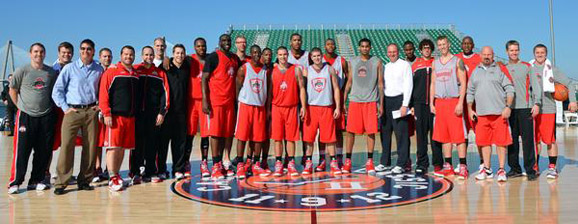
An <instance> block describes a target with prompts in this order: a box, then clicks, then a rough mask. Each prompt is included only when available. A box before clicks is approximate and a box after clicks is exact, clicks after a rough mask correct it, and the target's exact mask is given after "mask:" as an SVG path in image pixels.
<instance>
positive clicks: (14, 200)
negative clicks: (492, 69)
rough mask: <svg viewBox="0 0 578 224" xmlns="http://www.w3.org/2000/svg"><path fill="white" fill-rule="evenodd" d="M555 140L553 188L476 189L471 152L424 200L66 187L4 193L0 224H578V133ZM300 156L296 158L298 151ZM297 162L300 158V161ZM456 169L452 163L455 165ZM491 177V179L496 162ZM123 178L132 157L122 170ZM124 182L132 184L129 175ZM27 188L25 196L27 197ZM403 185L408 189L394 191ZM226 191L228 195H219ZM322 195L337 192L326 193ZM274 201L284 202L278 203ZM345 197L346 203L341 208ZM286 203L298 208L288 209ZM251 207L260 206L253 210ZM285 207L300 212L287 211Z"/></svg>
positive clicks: (370, 183) (319, 179)
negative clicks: (464, 166)
mask: <svg viewBox="0 0 578 224" xmlns="http://www.w3.org/2000/svg"><path fill="white" fill-rule="evenodd" d="M557 138H558V145H559V150H560V156H559V158H558V169H559V170H560V178H559V179H557V180H554V181H551V180H547V179H546V175H541V176H540V177H539V180H538V181H533V182H529V181H526V180H525V179H524V178H516V179H510V180H508V182H506V183H500V184H499V183H497V182H496V181H495V180H489V181H476V180H475V179H474V176H473V173H475V172H476V170H477V165H478V162H479V158H478V156H477V151H476V150H475V146H473V145H470V146H469V148H468V149H469V150H468V151H469V153H468V163H469V170H470V178H469V179H468V180H465V181H458V180H455V179H454V178H452V177H450V178H447V179H443V180H442V179H439V178H438V179H436V178H433V177H428V178H426V179H424V180H423V181H424V183H425V182H427V183H428V184H429V185H428V184H425V185H428V186H429V187H432V189H433V187H436V188H435V190H430V191H424V192H425V193H424V192H422V191H419V190H416V189H423V188H420V187H419V186H418V185H419V184H421V183H419V181H420V180H416V179H415V178H412V177H411V176H406V177H404V178H406V179H403V178H401V179H403V180H401V179H400V177H395V176H391V175H389V176H388V175H385V176H382V177H381V179H379V178H377V179H376V178H374V177H366V176H364V175H361V174H359V175H357V176H354V177H347V178H350V179H354V178H358V179H359V180H362V181H366V182H363V183H362V184H361V185H355V184H353V183H351V182H348V184H349V185H347V186H345V185H343V183H341V184H335V183H333V181H334V180H335V179H332V178H330V177H328V178H326V177H325V176H322V175H321V174H319V175H320V176H315V177H311V178H310V179H307V178H301V177H299V178H300V179H289V178H285V179H283V180H272V179H248V180H246V181H235V180H228V182H227V181H225V182H222V183H216V184H215V183H210V181H203V180H200V179H199V178H198V176H194V177H193V179H191V180H183V181H180V182H178V183H175V181H174V180H172V179H171V180H167V181H165V182H163V183H156V184H153V183H145V184H141V185H135V186H129V187H128V188H127V189H126V190H125V191H122V192H114V193H112V192H109V190H108V188H107V184H106V182H101V183H98V184H96V185H95V186H96V189H95V190H94V191H90V192H89V191H76V190H75V189H76V186H75V185H71V186H69V187H68V189H70V190H71V191H70V192H69V193H67V194H65V195H62V196H56V195H54V194H53V192H52V189H51V190H49V191H43V192H37V191H34V190H32V191H25V190H23V189H21V192H20V193H19V194H16V195H9V194H7V188H6V187H3V188H1V190H0V223H24V222H26V223H32V222H34V223H36V222H42V223H62V222H64V223H76V222H80V223H135V222H136V223H316V222H318V223H444V224H445V223H540V224H542V223H576V220H578V203H577V201H578V186H577V185H578V167H577V164H578V161H577V159H578V155H577V152H578V149H577V148H578V147H577V146H578V128H576V127H570V128H565V127H559V128H558V129H557ZM0 145H1V147H2V150H1V152H0V153H1V154H0V167H1V169H2V172H0V185H2V186H7V184H8V180H9V177H10V167H11V162H12V138H11V137H6V136H1V137H0ZM376 145H377V147H376V152H378V151H381V147H380V146H379V145H380V143H379V140H378V141H377V142H376ZM198 148H199V146H198V138H197V139H195V147H194V149H193V156H192V158H191V159H192V160H193V172H194V173H198V171H197V170H198V166H197V164H198V160H199V149H198ZM233 148H234V147H233ZM297 148H298V149H299V148H300V144H298V147H297ZM364 148H365V141H364V140H363V138H362V137H357V141H356V143H355V149H354V152H356V154H355V156H354V167H355V168H359V167H362V165H363V164H364V163H365V153H363V152H364ZM394 149H395V144H394ZM298 151H300V150H298ZM394 151H395V150H394ZM411 152H412V155H411V156H412V160H413V161H414V162H415V138H412V149H411ZM79 154H80V153H76V155H75V157H76V164H75V171H74V173H75V174H76V173H77V172H78V163H79ZM232 154H233V155H234V152H233V153H232ZM272 154H273V152H271V156H270V157H269V164H270V166H272V165H273V162H272V161H273V160H272ZM546 155H547V154H546V151H545V150H544V151H542V154H541V159H540V169H541V170H542V172H544V169H546V168H547V163H548V161H547V160H548V159H547V156H546ZM379 156H380V153H376V155H374V158H376V160H377V161H378V159H377V158H379ZM314 157H315V158H316V156H314ZM520 157H521V155H520ZM57 158H58V151H56V152H55V154H54V157H53V162H52V166H51V167H50V170H51V172H52V173H55V169H56V168H55V165H56V159H57ZM297 158H298V159H299V158H300V153H299V152H298V157H297ZM430 158H431V156H430ZM393 159H394V160H395V156H394V157H393ZM170 161H171V158H170V156H169V162H170ZM315 161H316V159H315ZM454 163H457V156H456V155H454ZM492 168H493V169H494V170H497V156H496V155H495V154H494V155H493V157H492ZM127 169H128V153H127V156H126V157H125V161H124V163H123V168H122V170H125V171H126V170H127ZM28 172H30V166H29V170H28ZM123 173H124V175H125V176H123V177H124V178H125V180H127V181H128V177H127V176H126V172H123ZM347 178H343V179H347ZM371 178H374V179H371ZM27 180H28V175H27V178H26V181H27ZM327 180H328V181H329V182H327ZM26 181H25V182H24V185H23V186H21V188H25V184H26V183H27V182H26ZM339 181H342V180H341V179H340V180H339ZM396 181H397V184H395V182H396ZM400 181H406V182H404V183H406V184H407V183H410V182H411V183H413V184H407V185H405V186H401V187H400V185H399V183H401V182H400ZM412 181H413V182H412ZM231 183H234V184H231ZM279 183H282V184H283V186H286V188H284V190H281V191H278V192H274V190H272V189H274V188H272V187H269V188H260V187H259V186H264V185H267V184H268V186H272V185H274V184H279ZM322 183H325V185H326V186H327V187H325V188H324V189H325V190H323V189H321V190H319V189H320V188H318V187H319V186H321V185H319V184H322ZM391 183H393V184H391ZM258 184H261V185H258ZM402 185H403V184H402ZM410 185H411V186H413V188H411V189H410V190H408V191H405V192H406V193H404V194H403V195H401V194H400V196H399V197H397V196H395V195H394V194H395V193H392V192H397V193H400V192H402V191H403V190H405V189H406V188H405V187H406V186H410ZM256 186H257V187H256ZM287 186H288V187H287ZM416 186H418V187H416ZM370 187H371V188H372V189H374V187H376V188H375V189H382V190H384V192H385V191H387V192H388V193H387V194H386V193H373V194H367V195H365V194H364V195H361V193H359V192H357V193H356V192H355V189H367V188H370ZM249 188H250V189H249ZM203 189H204V190H203ZM222 189H226V190H227V192H226V193H224V191H223V192H221V191H220V190H222ZM328 189H329V190H334V191H333V192H329V193H328ZM336 189H337V191H335V190H336ZM352 189H354V190H352ZM408 189H409V188H408ZM199 190H202V191H199ZM437 190H439V191H437ZM289 191H291V192H289ZM279 192H281V194H282V195H286V196H287V195H288V196H287V197H283V198H280V196H279V195H280V193H279ZM248 193H251V194H248ZM342 193H343V194H342ZM322 194H325V195H324V196H323V195H322ZM422 194H423V195H422ZM187 195H188V196H187ZM270 195H274V196H270ZM344 195H345V196H344ZM355 195H356V196H355ZM346 196H347V197H348V198H347V200H346V199H345V198H344V197H346ZM370 196H371V197H370ZM384 196H387V197H384ZM422 196H423V197H422ZM393 197H397V198H393ZM401 197H403V198H401ZM338 198H339V200H337V199H338ZM400 198H401V199H400ZM285 199H287V200H285ZM292 199H295V200H297V201H294V202H287V201H290V200H292ZM331 200H333V201H331ZM388 200H390V201H389V202H388ZM261 202H263V203H261ZM266 202H267V203H266ZM321 202H323V203H324V204H320V203H321ZM390 202H391V203H390ZM253 205H258V206H257V207H251V206H253ZM374 205H380V206H374ZM381 205H383V206H381ZM291 206H293V207H295V206H296V207H298V208H299V209H293V210H291V209H287V208H288V207H291ZM372 206H373V207H372Z"/></svg>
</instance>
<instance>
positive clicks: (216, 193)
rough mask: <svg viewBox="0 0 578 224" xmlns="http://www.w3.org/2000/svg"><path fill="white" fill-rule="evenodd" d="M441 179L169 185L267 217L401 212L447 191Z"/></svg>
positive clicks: (322, 178) (310, 178)
mask: <svg viewBox="0 0 578 224" xmlns="http://www.w3.org/2000/svg"><path fill="white" fill-rule="evenodd" d="M452 186H453V185H452V183H451V182H450V181H449V180H447V179H443V178H435V177H430V176H424V177H416V176H415V175H413V174H400V175H392V174H385V173H378V175H376V176H370V175H366V174H365V170H363V169H360V170H357V171H356V172H353V173H352V174H350V175H341V176H331V175H330V174H329V173H328V172H320V173H315V174H314V175H307V176H298V177H290V176H287V175H285V176H282V177H279V178H277V177H249V178H247V179H245V180H238V179H236V178H231V179H225V180H221V181H211V180H203V179H201V177H200V175H195V176H193V177H192V178H191V179H185V180H181V181H178V182H175V183H174V184H173V186H172V190H173V191H174V192H175V193H176V194H178V195H180V196H182V197H185V198H188V199H190V200H194V201H199V202H203V203H207V204H212V205H218V206H227V207H236V208H245V209H259V210H271V211H311V210H317V211H347V210H357V209H372V208H386V207H394V206H401V205H407V204H413V203H418V202H422V201H426V200H430V199H433V198H436V197H439V196H441V195H444V194H446V193H448V192H449V191H451V189H452Z"/></svg>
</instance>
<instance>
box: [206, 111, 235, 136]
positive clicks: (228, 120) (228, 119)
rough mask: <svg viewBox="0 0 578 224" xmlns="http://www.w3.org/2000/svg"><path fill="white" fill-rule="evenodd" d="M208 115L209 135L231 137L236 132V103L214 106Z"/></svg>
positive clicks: (207, 126) (207, 127)
mask: <svg viewBox="0 0 578 224" xmlns="http://www.w3.org/2000/svg"><path fill="white" fill-rule="evenodd" d="M211 109H212V111H211V115H206V114H205V115H204V116H205V117H207V125H206V130H208V131H209V133H208V136H211V137H222V138H229V137H233V135H234V134H235V105H234V104H230V105H220V106H213V107H212V108H211Z"/></svg>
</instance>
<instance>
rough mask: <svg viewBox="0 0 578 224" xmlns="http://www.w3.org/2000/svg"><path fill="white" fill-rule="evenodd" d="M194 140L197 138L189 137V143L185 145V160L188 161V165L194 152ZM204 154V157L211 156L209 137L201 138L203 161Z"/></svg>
mask: <svg viewBox="0 0 578 224" xmlns="http://www.w3.org/2000/svg"><path fill="white" fill-rule="evenodd" d="M194 139H195V136H193V135H187V142H186V145H185V159H186V162H187V164H188V162H189V160H190V157H191V153H192V152H193V140H194ZM203 152H205V155H204V156H208V155H209V137H203V138H201V159H204V158H202V157H203Z"/></svg>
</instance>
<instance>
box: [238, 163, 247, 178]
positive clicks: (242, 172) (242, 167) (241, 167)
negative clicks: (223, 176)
mask: <svg viewBox="0 0 578 224" xmlns="http://www.w3.org/2000/svg"><path fill="white" fill-rule="evenodd" d="M245 176H246V175H245V164H244V163H243V162H239V163H237V178H239V179H243V178H245Z"/></svg>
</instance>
